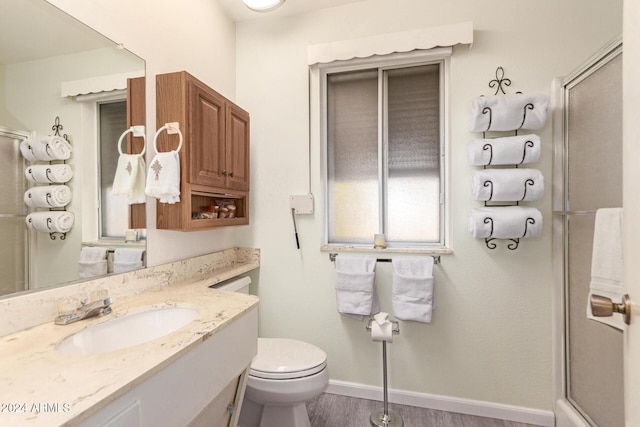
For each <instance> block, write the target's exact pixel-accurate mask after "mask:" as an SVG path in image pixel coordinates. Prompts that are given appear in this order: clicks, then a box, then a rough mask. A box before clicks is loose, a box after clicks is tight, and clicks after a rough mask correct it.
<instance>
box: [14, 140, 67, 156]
mask: <svg viewBox="0 0 640 427" xmlns="http://www.w3.org/2000/svg"><path fill="white" fill-rule="evenodd" d="M20 152H21V153H22V155H23V157H24V158H25V159H27V160H29V161H30V162H37V161H46V162H48V161H52V160H67V159H69V158H70V157H71V144H69V142H68V141H67V140H66V139H64V138H61V137H59V136H46V137H32V138H27V139H25V140H24V141H22V142H21V143H20Z"/></svg>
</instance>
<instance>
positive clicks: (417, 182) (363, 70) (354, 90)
mask: <svg viewBox="0 0 640 427" xmlns="http://www.w3.org/2000/svg"><path fill="white" fill-rule="evenodd" d="M447 59H448V58H447V57H444V56H442V55H441V56H440V57H439V58H437V59H434V58H433V57H432V58H430V60H429V61H424V60H423V61H422V62H416V61H415V60H413V61H412V62H410V63H407V61H403V62H397V63H394V62H389V61H386V62H385V63H380V64H362V63H361V64H357V65H349V64H348V65H347V66H344V65H343V66H341V67H327V68H325V69H323V70H322V72H321V84H322V85H323V87H324V88H323V89H322V90H321V91H322V94H323V96H324V97H325V98H324V100H325V105H326V110H325V117H324V124H323V127H324V132H325V143H326V188H327V242H328V243H329V244H336V245H363V246H364V245H367V246H370V245H372V244H373V235H374V234H376V233H384V234H385V236H386V241H387V246H388V247H390V248H394V247H395V248H412V247H424V248H442V247H445V246H446V244H447V242H446V237H447V232H446V230H447V229H446V219H447V218H446V209H445V208H446V203H445V202H446V197H445V196H446V191H445V190H446V186H445V183H446V175H445V169H446V159H445V152H446V144H445V142H446V126H445V120H446V115H445V102H446V99H445V98H446V97H445V81H446V79H445V76H446V72H447V71H446V63H447Z"/></svg>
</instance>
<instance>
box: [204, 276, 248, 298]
mask: <svg viewBox="0 0 640 427" xmlns="http://www.w3.org/2000/svg"><path fill="white" fill-rule="evenodd" d="M250 283H251V278H250V277H247V276H243V277H234V278H233V279H229V280H225V281H224V282H220V283H216V284H213V285H211V286H209V287H210V288H213V289H218V290H221V291H230V292H239V293H241V294H248V293H249V284H250Z"/></svg>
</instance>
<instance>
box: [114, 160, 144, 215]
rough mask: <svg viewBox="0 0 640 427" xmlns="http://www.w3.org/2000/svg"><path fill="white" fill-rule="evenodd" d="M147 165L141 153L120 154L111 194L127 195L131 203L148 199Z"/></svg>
mask: <svg viewBox="0 0 640 427" xmlns="http://www.w3.org/2000/svg"><path fill="white" fill-rule="evenodd" d="M145 170H146V166H145V163H144V158H143V157H142V155H140V154H120V157H119V158H118V166H117V167H116V174H115V177H114V179H113V187H112V188H111V195H113V196H126V197H127V200H128V203H129V204H130V205H133V204H136V203H144V202H145V201H146V196H145V188H144V175H145Z"/></svg>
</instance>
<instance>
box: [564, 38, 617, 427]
mask: <svg viewBox="0 0 640 427" xmlns="http://www.w3.org/2000/svg"><path fill="white" fill-rule="evenodd" d="M562 91H563V98H564V99H563V105H564V120H563V122H564V123H563V129H564V135H563V139H564V141H563V146H562V147H559V146H556V147H555V149H556V150H562V157H563V164H562V165H561V166H560V165H558V164H556V165H555V173H560V174H562V176H563V184H562V188H561V190H562V191H561V193H562V194H561V196H562V197H561V198H562V200H561V201H560V200H559V199H556V200H555V206H554V209H555V210H554V214H555V216H556V220H561V221H562V234H561V235H557V236H556V237H555V238H561V239H562V240H563V242H562V247H563V248H564V251H563V254H561V255H560V254H556V255H555V256H561V257H563V260H564V262H563V264H564V274H563V276H564V280H563V282H564V283H562V284H559V285H562V286H563V288H564V302H565V319H564V322H565V342H564V354H565V360H564V363H565V390H566V396H565V397H566V399H567V401H568V402H570V403H571V405H573V407H574V408H575V409H576V410H577V411H578V412H579V413H580V414H581V415H582V416H583V417H584V420H585V422H586V423H588V424H590V425H592V426H598V427H616V426H622V425H624V396H623V389H622V386H621V384H622V383H623V353H622V347H623V344H622V332H621V331H619V330H617V329H614V328H612V327H610V326H607V325H604V324H602V323H600V322H596V321H593V320H589V319H587V316H586V312H587V303H588V293H589V283H590V280H591V253H592V245H593V232H594V224H595V211H596V210H597V209H600V208H612V207H621V206H622V47H621V45H620V44H619V45H617V46H616V47H615V48H613V49H612V50H609V51H608V52H607V53H605V54H604V55H602V56H601V57H600V59H598V60H597V61H594V62H593V63H592V64H591V65H590V66H588V67H586V68H585V69H583V70H581V71H580V72H579V73H577V74H576V75H575V76H574V77H573V78H571V79H570V80H568V81H567V82H566V83H564V84H563V87H562ZM556 158H557V157H556ZM558 163H560V162H558ZM557 195H559V194H557ZM560 205H562V206H560Z"/></svg>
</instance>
